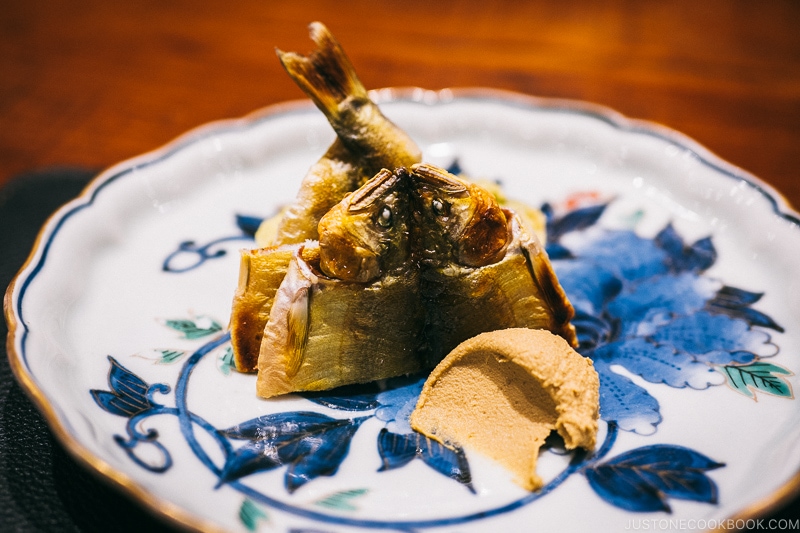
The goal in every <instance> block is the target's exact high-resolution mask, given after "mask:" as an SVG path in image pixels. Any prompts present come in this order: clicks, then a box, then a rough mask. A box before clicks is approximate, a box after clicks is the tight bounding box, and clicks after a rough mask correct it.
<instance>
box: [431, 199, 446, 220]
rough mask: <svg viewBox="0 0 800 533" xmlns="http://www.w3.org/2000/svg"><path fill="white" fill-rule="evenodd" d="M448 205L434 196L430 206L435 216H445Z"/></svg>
mask: <svg viewBox="0 0 800 533" xmlns="http://www.w3.org/2000/svg"><path fill="white" fill-rule="evenodd" d="M448 207H450V206H449V205H447V204H446V203H445V202H444V201H442V200H441V199H439V198H434V199H433V201H432V202H431V208H432V209H433V213H434V214H435V215H436V216H440V217H443V216H447V215H448V211H449V209H448Z"/></svg>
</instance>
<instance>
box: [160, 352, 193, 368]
mask: <svg viewBox="0 0 800 533" xmlns="http://www.w3.org/2000/svg"><path fill="white" fill-rule="evenodd" d="M158 353H159V354H160V357H159V358H158V359H156V364H159V365H171V364H172V363H175V362H177V361H179V360H180V359H181V357H183V356H184V355H186V352H184V351H182V350H158Z"/></svg>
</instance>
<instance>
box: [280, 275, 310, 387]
mask: <svg viewBox="0 0 800 533" xmlns="http://www.w3.org/2000/svg"><path fill="white" fill-rule="evenodd" d="M310 308H311V297H310V294H309V288H308V287H302V288H300V289H299V290H298V291H297V292H296V293H295V295H294V297H293V298H292V303H291V305H290V306H289V311H288V313H287V325H288V335H287V339H286V349H287V352H288V358H287V364H286V375H287V376H289V377H290V378H291V377H293V376H295V375H296V374H297V372H298V371H299V370H300V367H301V366H302V365H303V358H304V356H305V351H306V343H307V341H308V330H309V311H310Z"/></svg>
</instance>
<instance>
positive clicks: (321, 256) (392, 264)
mask: <svg viewBox="0 0 800 533" xmlns="http://www.w3.org/2000/svg"><path fill="white" fill-rule="evenodd" d="M408 197H409V195H408V176H407V175H406V174H405V173H403V172H394V173H393V172H390V171H388V170H386V169H384V170H381V171H380V172H378V173H377V174H376V175H375V176H374V177H373V178H372V179H371V180H370V181H368V182H367V183H366V184H364V185H363V186H362V187H360V188H359V189H358V190H356V191H355V192H353V193H352V194H350V195H348V196H346V197H345V198H344V199H343V200H342V201H341V202H340V203H339V204H337V205H336V206H335V207H334V208H333V209H331V210H330V211H329V212H328V213H327V214H326V215H325V217H323V219H322V220H321V221H320V228H319V233H320V240H319V242H318V243H313V242H312V243H308V244H306V245H303V247H302V249H301V250H300V251H298V252H297V253H295V254H294V256H293V257H292V260H291V261H290V264H289V267H288V271H287V274H286V277H285V278H284V280H283V282H282V283H281V285H280V287H279V289H278V291H277V292H276V294H275V298H274V303H273V305H272V309H271V311H270V315H269V320H268V322H267V324H266V327H265V328H264V336H263V339H262V341H261V346H260V353H259V358H258V378H257V393H258V395H259V396H261V397H264V398H269V397H272V396H276V395H280V394H285V393H288V392H296V391H303V390H327V389H330V388H334V387H337V386H341V385H347V384H353V383H362V382H367V381H374V380H376V379H383V378H389V377H394V376H398V375H403V374H409V373H414V372H419V371H421V370H423V369H425V368H426V365H427V360H426V358H425V357H424V354H421V352H420V349H419V344H420V343H419V339H420V337H421V332H422V328H423V326H424V319H425V312H424V309H423V308H422V306H421V305H420V302H419V296H418V287H419V283H420V281H419V276H420V273H419V268H418V267H417V264H416V262H414V261H411V260H410V258H411V251H410V244H409V240H410V237H409V219H410V217H411V212H410V211H411V209H410V204H409V198H408Z"/></svg>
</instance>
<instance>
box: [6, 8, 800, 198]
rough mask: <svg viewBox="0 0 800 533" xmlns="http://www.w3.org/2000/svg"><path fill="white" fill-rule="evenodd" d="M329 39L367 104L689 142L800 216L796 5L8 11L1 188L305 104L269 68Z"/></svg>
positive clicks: (276, 69)
mask: <svg viewBox="0 0 800 533" xmlns="http://www.w3.org/2000/svg"><path fill="white" fill-rule="evenodd" d="M312 20H321V21H323V22H324V23H326V24H327V25H328V26H329V27H330V28H331V30H332V31H333V32H334V34H335V35H336V36H337V37H338V38H339V40H340V41H341V42H342V43H343V45H344V47H345V49H346V50H347V52H348V54H349V55H350V57H351V59H352V61H353V62H354V64H355V65H356V68H357V70H358V72H359V75H360V76H361V78H362V80H363V81H364V83H365V85H366V86H367V87H368V88H379V87H387V86H419V87H423V88H427V89H440V88H444V87H465V86H487V87H498V88H503V89H510V90H514V91H520V92H524V93H528V94H533V95H537V96H545V97H559V98H574V99H582V100H588V101H591V102H595V103H599V104H603V105H606V106H609V107H612V108H614V109H616V110H617V111H620V112H621V113H623V114H625V115H627V116H629V117H633V118H640V119H647V120H651V121H655V122H659V123H661V124H664V125H666V126H669V127H671V128H674V129H677V130H678V131H681V132H683V133H685V134H687V135H689V136H690V137H692V138H694V139H695V140H697V141H699V142H700V143H701V144H703V145H705V146H706V147H707V148H709V149H710V150H711V151H713V152H715V153H717V154H718V155H720V156H721V157H723V158H724V159H726V160H728V161H729V162H731V163H733V164H735V165H737V166H739V167H741V168H744V169H745V170H747V171H749V172H751V173H753V174H755V175H756V176H758V177H760V178H762V179H763V180H765V181H767V182H768V183H770V184H772V185H774V186H775V187H777V188H778V189H779V190H780V191H782V192H783V193H784V195H785V196H786V197H787V198H788V199H789V200H790V201H791V202H792V204H793V205H795V206H797V205H800V184H798V180H797V179H796V177H797V174H798V167H800V30H798V28H800V2H797V1H795V0H785V1H763V2H752V1H746V0H738V1H737V0H729V1H725V0H711V1H695V0H690V1H669V2H664V1H662V0H636V1H625V0H617V1H613V0H607V1H606V0H604V1H589V2H563V1H547V2H518V1H510V0H507V1H502V0H481V1H475V2H456V1H447V0H437V1H435V2H434V1H430V0H404V1H403V2H396V1H395V2H390V1H375V0H371V1H366V0H364V1H355V2H324V1H313V0H307V1H304V2H265V1H264V0H244V1H237V2H214V1H206V0H192V1H190V0H140V1H137V2H107V1H101V0H83V1H81V2H78V1H44V0H6V2H4V3H3V8H2V9H0V184H1V183H2V182H3V181H5V180H7V179H8V178H9V177H10V176H12V175H14V174H16V173H19V172H21V171H24V170H30V169H32V168H40V167H47V166H51V165H81V166H87V167H91V168H98V169H101V168H103V167H107V166H109V165H111V164H114V163H116V162H119V161H121V160H123V159H126V158H129V157H131V156H135V155H138V154H140V153H142V152H146V151H149V150H151V149H153V148H156V147H158V146H160V145H162V144H164V143H166V142H167V141H169V140H171V139H173V138H174V137H176V136H177V135H179V134H181V133H183V132H185V131H186V130H188V129H191V128H193V127H195V126H198V125H200V124H203V123H206V122H208V121H212V120H216V119H221V118H231V117H238V116H241V115H245V114H247V113H249V112H251V111H253V110H255V109H258V108H260V107H263V106H265V105H268V104H272V103H275V102H280V101H284V100H287V99H297V98H301V97H302V96H303V95H302V93H301V92H300V91H299V89H297V87H295V85H294V84H293V83H292V81H291V80H290V79H289V78H288V77H287V76H286V75H285V74H284V73H283V72H282V69H281V67H280V65H279V63H278V61H277V59H276V57H275V54H274V53H273V49H274V47H275V46H279V47H281V48H282V49H289V50H298V51H304V52H305V51H309V50H310V49H311V43H310V41H309V40H308V36H307V32H306V25H307V24H308V23H309V22H311V21H312Z"/></svg>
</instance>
